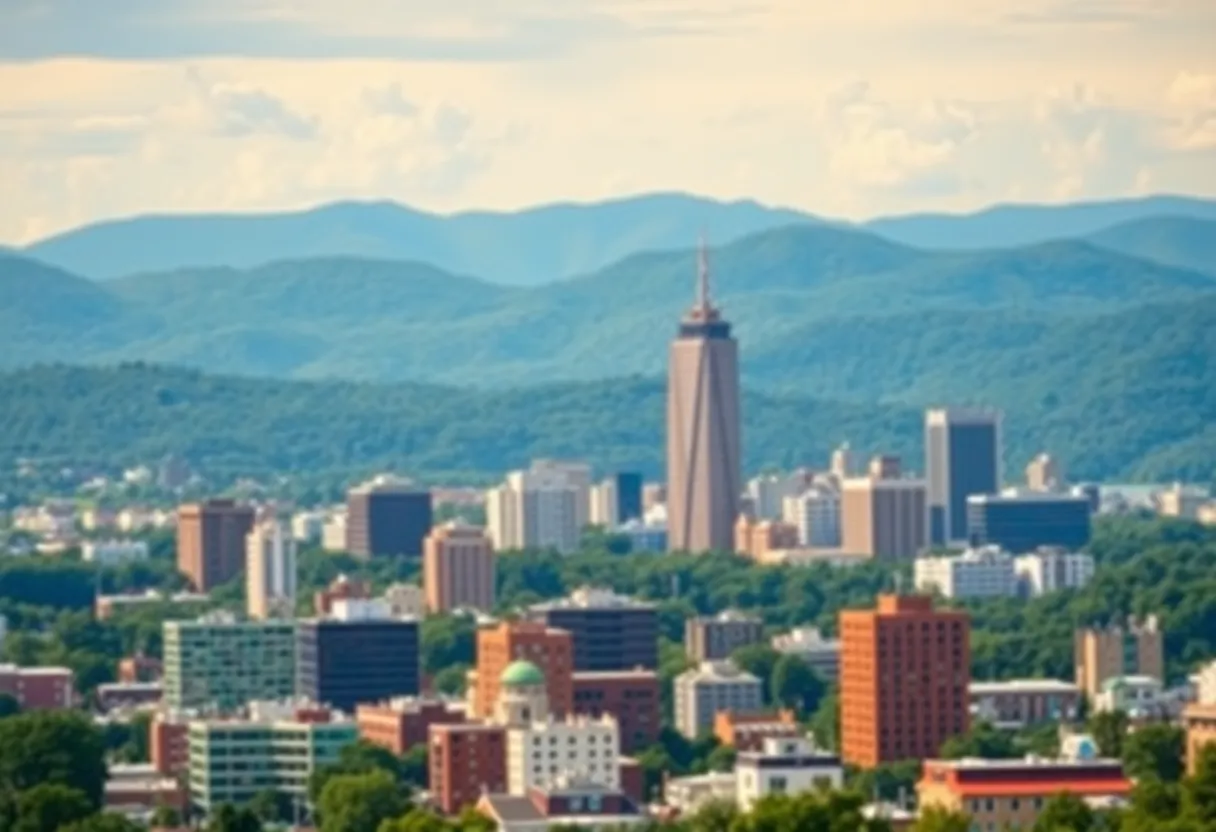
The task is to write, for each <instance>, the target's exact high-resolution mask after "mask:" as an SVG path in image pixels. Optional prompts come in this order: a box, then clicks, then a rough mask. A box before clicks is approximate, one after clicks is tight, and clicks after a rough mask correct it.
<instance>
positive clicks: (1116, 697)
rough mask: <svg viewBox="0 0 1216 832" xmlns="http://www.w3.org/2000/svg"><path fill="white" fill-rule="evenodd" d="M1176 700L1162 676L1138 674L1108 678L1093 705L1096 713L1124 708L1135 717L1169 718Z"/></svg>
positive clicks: (1124, 711) (1138, 718)
mask: <svg viewBox="0 0 1216 832" xmlns="http://www.w3.org/2000/svg"><path fill="white" fill-rule="evenodd" d="M1172 703H1173V700H1172V698H1171V697H1169V696H1167V695H1166V691H1165V686H1164V685H1163V684H1162V683H1161V680H1160V679H1156V678H1154V677H1152V676H1140V675H1136V676H1116V677H1114V678H1113V679H1107V680H1106V681H1105V682H1104V683H1103V684H1102V690H1101V691H1100V692H1099V693H1098V695H1097V696H1095V697H1094V701H1093V706H1094V712H1095V713H1107V712H1114V711H1122V712H1123V713H1125V714H1127V715H1128V717H1129V718H1131V719H1132V720H1153V719H1165V718H1168V717H1169V716H1170V715H1171V710H1172Z"/></svg>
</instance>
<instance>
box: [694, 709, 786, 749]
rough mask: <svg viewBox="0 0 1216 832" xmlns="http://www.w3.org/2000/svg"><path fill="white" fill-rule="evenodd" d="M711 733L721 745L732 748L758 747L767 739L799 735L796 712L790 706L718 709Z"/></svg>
mask: <svg viewBox="0 0 1216 832" xmlns="http://www.w3.org/2000/svg"><path fill="white" fill-rule="evenodd" d="M714 736H715V737H717V738H718V742H720V743H722V745H725V746H728V747H730V748H733V749H735V750H736V751H759V750H761V749H762V748H763V747H764V743H765V742H766V741H767V740H770V739H796V738H798V737H801V736H802V726H801V725H799V724H798V717H797V715H796V714H795V713H794V712H793V711H790V710H779V711H776V712H773V711H757V712H754V713H736V712H735V711H718V713H717V715H716V716H715V717H714Z"/></svg>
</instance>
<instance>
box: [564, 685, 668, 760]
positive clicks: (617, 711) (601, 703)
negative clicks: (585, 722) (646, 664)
mask: <svg viewBox="0 0 1216 832" xmlns="http://www.w3.org/2000/svg"><path fill="white" fill-rule="evenodd" d="M572 687H573V693H574V713H575V714H578V715H580V716H588V717H592V718H599V717H602V716H605V715H607V716H611V717H612V718H613V719H615V720H616V723H617V729H618V734H619V735H620V742H621V747H620V751H621V753H622V754H633V753H636V752H640V751H644V750H645V749H647V748H649V747H650V746H652V745H654V744H655V743H656V742H658V741H659V729H660V728H661V727H662V726H661V722H662V701H661V698H660V695H659V676H658V674H657V673H656V672H655V671H653V670H607V671H594V670H593V671H588V672H585V673H575V674H574V677H573V679H572Z"/></svg>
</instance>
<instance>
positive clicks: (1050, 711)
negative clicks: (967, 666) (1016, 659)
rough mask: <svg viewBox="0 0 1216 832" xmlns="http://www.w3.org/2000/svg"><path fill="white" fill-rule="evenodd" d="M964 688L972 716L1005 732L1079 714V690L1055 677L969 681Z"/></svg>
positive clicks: (1066, 718) (1070, 719)
mask: <svg viewBox="0 0 1216 832" xmlns="http://www.w3.org/2000/svg"><path fill="white" fill-rule="evenodd" d="M968 690H969V693H970V696H971V714H972V716H973V717H974V718H975V719H976V720H977V721H979V722H986V723H988V724H989V725H992V726H994V727H996V728H1001V729H1003V730H1006V731H1020V730H1022V729H1023V728H1028V727H1030V726H1032V725H1042V724H1044V723H1053V724H1054V723H1060V722H1072V721H1073V720H1074V719H1076V718H1077V715H1078V714H1079V713H1080V705H1081V691H1080V689H1078V688H1077V686H1076V685H1074V684H1073V683H1072V682H1062V681H1060V680H1059V679H1011V680H1009V681H1005V682H972V683H971V685H970V688H969V689H968Z"/></svg>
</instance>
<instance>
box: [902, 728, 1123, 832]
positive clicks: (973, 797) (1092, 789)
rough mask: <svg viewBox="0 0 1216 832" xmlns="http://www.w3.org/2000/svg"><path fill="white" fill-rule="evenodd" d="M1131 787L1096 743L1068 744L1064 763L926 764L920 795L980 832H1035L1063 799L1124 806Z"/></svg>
mask: <svg viewBox="0 0 1216 832" xmlns="http://www.w3.org/2000/svg"><path fill="white" fill-rule="evenodd" d="M1131 790H1132V782H1131V780H1130V779H1128V777H1127V776H1126V775H1125V774H1124V773H1123V764H1122V763H1121V762H1120V761H1118V760H1105V759H1100V758H1099V757H1098V756H1097V752H1096V748H1095V746H1094V744H1093V742H1092V740H1089V739H1084V740H1081V741H1080V742H1078V743H1072V744H1068V743H1066V745H1065V748H1064V749H1063V753H1062V754H1061V756H1060V758H1059V759H1055V760H1052V759H1044V758H1042V757H1027V758H1025V759H1022V760H981V759H974V758H972V759H963V760H936V759H929V760H926V761H925V764H924V770H923V773H922V775H921V779H920V782H919V783H918V784H917V787H916V792H917V795H918V797H919V804H920V808H921V810H922V811H923V810H925V809H943V810H945V811H949V812H960V813H965V814H967V815H970V817H971V823H972V824H973V827H974V828H976V829H985V830H986V829H994V830H995V829H1030V828H1031V827H1033V826H1034V825H1035V821H1036V820H1037V819H1038V817H1039V813H1040V812H1041V811H1042V810H1043V807H1044V806H1046V805H1047V803H1048V802H1049V801H1050V800H1051V799H1052V798H1053V797H1055V796H1056V795H1058V794H1061V793H1063V794H1068V795H1072V796H1074V797H1078V798H1081V799H1082V800H1085V801H1087V802H1090V801H1094V802H1101V803H1103V804H1108V803H1110V802H1114V803H1116V804H1118V803H1121V802H1122V801H1124V800H1125V799H1126V798H1127V797H1128V795H1129V794H1130V793H1131Z"/></svg>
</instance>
